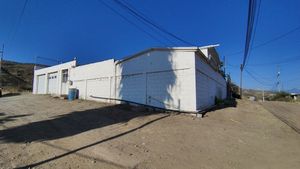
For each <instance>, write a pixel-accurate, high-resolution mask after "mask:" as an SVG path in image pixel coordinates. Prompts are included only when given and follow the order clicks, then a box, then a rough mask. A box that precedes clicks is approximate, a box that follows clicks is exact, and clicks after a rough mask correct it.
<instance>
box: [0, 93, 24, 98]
mask: <svg viewBox="0 0 300 169" xmlns="http://www.w3.org/2000/svg"><path fill="white" fill-rule="evenodd" d="M18 95H21V94H20V93H5V94H2V96H1V97H11V96H18ZM1 97H0V98H1Z"/></svg>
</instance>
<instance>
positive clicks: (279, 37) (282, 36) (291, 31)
mask: <svg viewBox="0 0 300 169" xmlns="http://www.w3.org/2000/svg"><path fill="white" fill-rule="evenodd" d="M298 30H300V26H297V27H295V28H293V29H291V30H289V31H287V32H285V33H283V34H280V35H278V36H276V37H274V38H272V39H269V40H267V41H265V42H262V43H260V44H257V45H254V46H253V47H252V48H251V50H252V49H257V48H260V47H263V46H265V45H267V44H269V43H272V42H274V41H277V40H280V39H282V38H284V37H286V36H288V35H289V34H291V33H294V32H296V31H298ZM243 52H244V51H243V50H240V51H237V52H234V53H231V54H228V55H227V56H234V55H237V54H241V53H243Z"/></svg>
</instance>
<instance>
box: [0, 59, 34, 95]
mask: <svg viewBox="0 0 300 169" xmlns="http://www.w3.org/2000/svg"><path fill="white" fill-rule="evenodd" d="M33 69H34V64H32V63H19V62H13V61H7V60H4V61H2V75H1V76H0V80H1V82H2V88H4V89H8V90H9V89H17V90H32V80H33Z"/></svg>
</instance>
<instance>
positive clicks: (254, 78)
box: [244, 69, 273, 87]
mask: <svg viewBox="0 0 300 169" xmlns="http://www.w3.org/2000/svg"><path fill="white" fill-rule="evenodd" d="M244 70H245V71H246V73H247V74H248V75H249V76H250V77H251V78H252V79H253V80H255V81H256V82H258V83H259V84H261V85H262V86H269V87H271V86H273V84H267V83H264V82H262V81H260V80H258V78H257V77H255V76H254V75H253V74H252V73H251V72H249V71H248V70H247V69H244Z"/></svg>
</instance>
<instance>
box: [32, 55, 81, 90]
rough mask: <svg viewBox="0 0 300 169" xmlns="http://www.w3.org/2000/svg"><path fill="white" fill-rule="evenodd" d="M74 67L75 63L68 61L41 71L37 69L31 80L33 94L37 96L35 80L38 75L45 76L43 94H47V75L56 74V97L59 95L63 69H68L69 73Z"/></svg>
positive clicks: (36, 81)
mask: <svg viewBox="0 0 300 169" xmlns="http://www.w3.org/2000/svg"><path fill="white" fill-rule="evenodd" d="M75 66H76V61H75V60H74V61H70V62H66V63H63V64H59V65H55V66H51V67H47V68H43V69H38V70H34V78H33V91H32V92H33V94H37V86H38V80H37V76H39V75H43V74H45V75H46V78H45V83H44V85H45V90H46V91H45V94H48V75H49V74H51V73H54V72H58V80H57V92H56V94H57V95H60V94H61V81H62V79H61V72H62V70H64V69H68V70H69V72H70V69H72V67H75Z"/></svg>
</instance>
